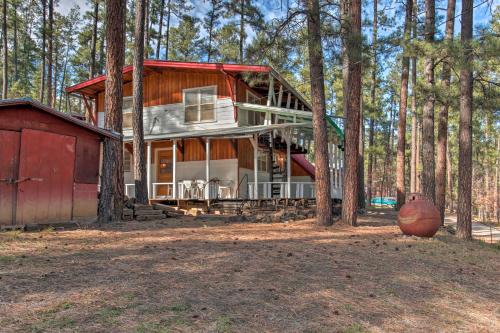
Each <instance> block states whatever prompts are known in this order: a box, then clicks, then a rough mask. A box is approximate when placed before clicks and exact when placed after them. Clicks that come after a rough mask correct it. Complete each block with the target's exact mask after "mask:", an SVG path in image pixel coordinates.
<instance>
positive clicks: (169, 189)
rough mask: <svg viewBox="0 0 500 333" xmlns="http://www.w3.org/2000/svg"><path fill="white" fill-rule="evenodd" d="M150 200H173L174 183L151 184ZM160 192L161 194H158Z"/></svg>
mask: <svg viewBox="0 0 500 333" xmlns="http://www.w3.org/2000/svg"><path fill="white" fill-rule="evenodd" d="M151 185H152V189H151V190H152V192H153V193H152V199H173V198H174V183H152V184H151ZM158 190H160V191H161V192H162V193H161V194H159V191H158Z"/></svg>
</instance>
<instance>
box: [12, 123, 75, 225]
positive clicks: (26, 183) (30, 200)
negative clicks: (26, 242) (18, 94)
mask: <svg viewBox="0 0 500 333" xmlns="http://www.w3.org/2000/svg"><path fill="white" fill-rule="evenodd" d="M75 142H76V139H75V138H74V137H71V136H66V135H59V134H54V133H49V132H43V131H36V130H29V129H25V130H23V131H22V135H21V152H20V158H19V177H18V189H17V210H16V222H17V224H29V223H47V222H65V221H69V220H71V215H72V214H71V213H72V204H73V179H74V177H73V173H74V168H75Z"/></svg>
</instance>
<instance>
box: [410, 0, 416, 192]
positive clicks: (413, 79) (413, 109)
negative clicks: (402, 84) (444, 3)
mask: <svg viewBox="0 0 500 333" xmlns="http://www.w3.org/2000/svg"><path fill="white" fill-rule="evenodd" d="M417 11H418V6H417V0H414V1H413V15H412V39H413V40H414V41H416V39H417ZM411 112H412V118H411V161H410V192H411V193H415V192H417V191H418V190H417V169H418V163H417V161H418V153H417V150H418V113H417V57H416V56H412V57H411Z"/></svg>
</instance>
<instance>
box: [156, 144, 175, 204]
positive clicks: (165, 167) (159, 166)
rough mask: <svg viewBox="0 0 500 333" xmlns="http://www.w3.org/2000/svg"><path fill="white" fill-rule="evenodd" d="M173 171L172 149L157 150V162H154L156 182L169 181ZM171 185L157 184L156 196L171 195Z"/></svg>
mask: <svg viewBox="0 0 500 333" xmlns="http://www.w3.org/2000/svg"><path fill="white" fill-rule="evenodd" d="M172 172H173V159H172V150H159V151H158V163H156V182H157V183H171V182H172ZM171 195H172V186H170V185H157V188H156V196H171Z"/></svg>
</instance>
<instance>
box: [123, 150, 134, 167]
mask: <svg viewBox="0 0 500 333" xmlns="http://www.w3.org/2000/svg"><path fill="white" fill-rule="evenodd" d="M132 160H133V157H132V154H131V153H129V151H128V150H126V149H124V150H123V171H124V172H132Z"/></svg>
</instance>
